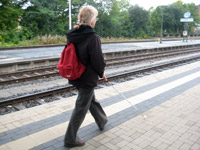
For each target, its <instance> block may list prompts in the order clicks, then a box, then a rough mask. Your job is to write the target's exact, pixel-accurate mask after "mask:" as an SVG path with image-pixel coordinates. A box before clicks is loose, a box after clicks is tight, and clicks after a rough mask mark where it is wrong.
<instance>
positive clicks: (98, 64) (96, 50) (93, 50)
mask: <svg viewBox="0 0 200 150" xmlns="http://www.w3.org/2000/svg"><path fill="white" fill-rule="evenodd" d="M88 49H89V55H90V62H91V65H92V67H93V69H94V70H95V71H96V72H97V74H98V75H99V77H100V78H102V77H103V74H104V69H105V65H106V63H105V60H104V57H103V53H102V49H101V41H100V39H99V36H98V35H97V34H96V33H95V34H93V35H92V37H91V38H90V41H89V45H88Z"/></svg>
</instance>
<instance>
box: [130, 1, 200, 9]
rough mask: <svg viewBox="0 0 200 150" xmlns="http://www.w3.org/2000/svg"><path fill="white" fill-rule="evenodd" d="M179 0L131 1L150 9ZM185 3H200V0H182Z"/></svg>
mask: <svg viewBox="0 0 200 150" xmlns="http://www.w3.org/2000/svg"><path fill="white" fill-rule="evenodd" d="M176 1H177V0H130V3H131V4H132V5H136V4H137V5H139V6H140V7H143V8H144V9H146V10H148V9H149V8H151V7H153V8H156V7H157V6H160V5H169V4H172V3H174V2H176ZM182 2H183V3H186V4H188V3H195V4H196V5H200V0H182Z"/></svg>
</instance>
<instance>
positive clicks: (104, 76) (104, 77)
mask: <svg viewBox="0 0 200 150" xmlns="http://www.w3.org/2000/svg"><path fill="white" fill-rule="evenodd" d="M103 79H104V80H105V81H106V82H108V79H107V78H106V75H105V74H104V75H103Z"/></svg>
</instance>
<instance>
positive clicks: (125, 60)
mask: <svg viewBox="0 0 200 150" xmlns="http://www.w3.org/2000/svg"><path fill="white" fill-rule="evenodd" d="M197 52H200V47H196V48H187V49H176V50H168V51H164V52H163V51H162V52H148V53H144V54H135V55H131V56H123V57H114V58H109V59H107V60H106V63H107V65H106V66H107V67H109V66H119V65H123V64H131V63H136V62H141V61H147V60H154V59H160V58H167V57H171V56H180V55H185V54H191V53H197ZM58 75H59V73H58V69H57V68H56V66H51V67H42V68H39V69H29V70H25V71H17V72H12V73H4V74H0V86H3V85H8V84H12V83H19V82H25V81H31V80H37V79H41V78H47V77H51V76H58Z"/></svg>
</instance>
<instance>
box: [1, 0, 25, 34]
mask: <svg viewBox="0 0 200 150" xmlns="http://www.w3.org/2000/svg"><path fill="white" fill-rule="evenodd" d="M14 2H15V1H14V0H1V5H0V14H1V15H0V31H8V30H13V29H16V27H17V26H18V25H19V24H18V22H19V19H20V16H21V15H22V13H23V11H22V10H21V9H19V8H18V7H17V5H16V3H14Z"/></svg>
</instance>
